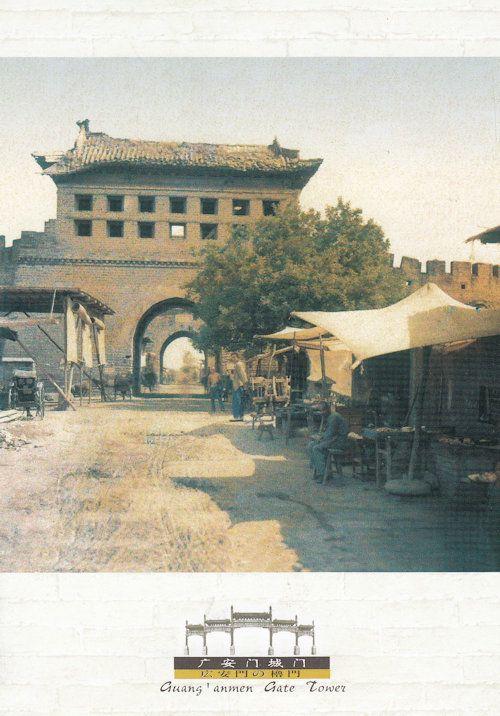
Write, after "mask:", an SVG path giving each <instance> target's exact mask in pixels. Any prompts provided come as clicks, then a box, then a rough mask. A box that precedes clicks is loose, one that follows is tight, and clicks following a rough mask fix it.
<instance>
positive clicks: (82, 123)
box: [75, 119, 90, 149]
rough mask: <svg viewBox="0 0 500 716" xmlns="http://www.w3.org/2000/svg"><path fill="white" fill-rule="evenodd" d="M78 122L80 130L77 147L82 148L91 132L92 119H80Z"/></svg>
mask: <svg viewBox="0 0 500 716" xmlns="http://www.w3.org/2000/svg"><path fill="white" fill-rule="evenodd" d="M76 124H77V126H78V127H79V128H80V131H79V132H78V137H77V138H76V142H75V148H76V149H80V148H81V147H82V146H83V144H85V142H86V141H87V137H88V136H89V134H90V121H89V120H88V119H80V120H78V122H77V123H76Z"/></svg>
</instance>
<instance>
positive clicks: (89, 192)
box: [0, 120, 322, 386]
mask: <svg viewBox="0 0 500 716" xmlns="http://www.w3.org/2000/svg"><path fill="white" fill-rule="evenodd" d="M78 126H79V132H78V136H77V139H76V142H75V145H74V147H73V148H72V149H70V150H69V151H66V152H54V153H51V154H49V153H42V152H36V153H34V155H33V156H34V157H35V159H36V161H37V162H38V164H39V165H40V167H41V168H42V170H43V173H44V174H45V175H47V176H49V177H50V178H51V179H52V180H53V181H54V183H55V185H56V187H57V218H56V220H55V222H54V221H49V222H47V224H46V227H45V231H44V232H23V233H22V235H21V238H20V239H19V240H17V241H15V242H14V244H13V246H12V247H9V248H3V249H1V250H0V254H1V259H2V260H1V263H0V278H1V281H0V282H1V283H2V284H6V285H33V286H41V285H43V286H54V287H56V286H69V285H71V286H78V287H80V288H82V289H84V290H86V291H88V292H89V293H91V294H93V295H97V296H99V297H100V298H101V299H102V300H103V301H105V302H106V303H107V304H108V305H110V306H111V307H112V308H113V309H114V311H115V315H114V316H111V317H110V319H109V321H108V323H107V331H108V359H109V362H110V363H112V364H115V365H121V366H127V365H130V366H132V365H133V368H134V374H135V379H136V386H137V385H138V380H139V372H140V351H141V342H142V337H143V336H144V333H145V331H146V329H147V328H148V325H149V324H150V323H151V321H152V320H153V319H154V318H156V317H157V316H161V315H163V314H168V312H169V311H173V310H177V311H178V310H179V309H182V310H183V311H184V312H187V313H189V311H190V309H192V306H191V305H190V304H189V302H188V301H187V300H186V298H185V291H184V289H183V286H184V285H185V284H186V282H187V281H188V280H189V278H190V276H191V275H192V272H193V271H195V270H196V266H195V264H194V259H193V249H196V248H197V247H199V246H200V245H202V243H203V242H205V241H220V242H223V241H225V240H226V239H227V238H228V237H229V236H230V235H231V232H232V231H234V229H235V227H237V226H244V225H246V224H248V223H249V222H254V221H257V220H258V219H259V218H261V217H262V216H266V215H272V214H274V213H275V211H276V209H277V207H278V206H280V207H283V206H285V205H286V204H289V203H291V202H297V201H298V197H299V194H300V191H301V190H302V188H303V187H304V186H305V184H306V183H307V182H308V180H309V179H310V178H311V177H312V176H313V174H314V173H315V172H316V171H317V169H318V168H319V166H320V164H321V161H322V160H321V159H301V158H300V156H299V152H298V150H292V149H285V148H283V147H281V146H280V144H279V142H278V141H277V140H274V142H273V143H272V144H270V145H262V146H261V145H225V144H202V143H189V142H158V141H144V140H133V139H115V138H113V137H110V136H108V135H107V134H103V133H101V132H91V131H90V127H89V121H88V120H83V121H81V122H78ZM168 325H171V322H170V324H167V326H168ZM167 338H168V334H167V335H163V336H161V341H162V342H164V341H165V340H166V339H167ZM56 360H57V359H56Z"/></svg>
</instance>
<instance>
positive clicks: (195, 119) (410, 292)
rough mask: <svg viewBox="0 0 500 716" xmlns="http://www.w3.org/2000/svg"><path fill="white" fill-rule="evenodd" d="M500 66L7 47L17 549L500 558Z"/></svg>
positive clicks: (441, 562)
mask: <svg viewBox="0 0 500 716" xmlns="http://www.w3.org/2000/svg"><path fill="white" fill-rule="evenodd" d="M499 69H500V64H499V62H498V60H495V59H487V58H485V59H479V58H477V59H466V58H455V59H452V58H449V59H446V58H421V59H417V58H406V59H394V58H378V59H375V58H373V59H371V58H293V59H292V58H288V59H287V58H275V59H273V58H256V59H231V58H219V59H210V58H191V59H188V58H171V59H168V58H157V59H153V58H151V59H140V58H137V59H133V58H122V59H90V58H80V59H78V58H59V59H30V58H18V59H15V58H12V59H2V60H0V86H1V87H2V92H1V95H0V106H1V109H2V112H1V114H2V124H1V126H0V137H1V141H2V147H3V161H2V163H1V164H0V175H1V184H2V202H1V211H0V232H1V233H2V236H1V237H0V240H1V244H0V311H1V313H0V482H1V489H0V525H1V526H0V570H1V571H3V572H491V571H496V570H498V567H499V563H500V532H499V525H500V435H499V421H500V360H499V357H500V351H499V348H500V276H499V268H498V263H499V255H500V252H499V243H500V226H499V225H498V224H499V220H500V217H499V205H500V202H499V199H500V192H499V187H500V172H499V156H498V147H499V132H500V126H499V117H500V107H499V97H500V72H499ZM266 618H267V617H266ZM231 619H232V617H231ZM296 619H297V618H295V622H296ZM266 624H267V621H266V622H265V624H264V626H265V625H266ZM295 626H297V624H296V623H295ZM296 631H297V630H296ZM186 640H187V632H186Z"/></svg>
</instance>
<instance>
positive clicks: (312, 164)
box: [33, 123, 322, 176]
mask: <svg viewBox="0 0 500 716" xmlns="http://www.w3.org/2000/svg"><path fill="white" fill-rule="evenodd" d="M79 124H80V134H79V136H78V138H77V141H76V143H75V146H74V147H73V149H70V150H69V151H67V152H64V153H60V154H54V153H52V154H38V153H34V154H33V156H34V157H35V159H36V161H37V162H38V163H39V164H40V166H41V167H42V169H43V170H44V173H45V174H48V175H52V176H54V175H60V174H69V173H74V172H80V171H84V170H86V169H88V168H91V167H96V166H102V165H104V164H122V163H125V164H143V165H144V164H146V165H150V166H154V165H156V166H169V167H174V168H175V167H178V168H199V169H207V170H221V171H233V172H234V171H236V172H248V173H257V174H261V173H265V174H269V173H271V174H276V173H278V174H280V173H286V174H288V173H294V174H295V173H299V174H304V175H306V176H312V175H313V174H314V173H315V172H316V171H317V169H318V168H319V166H320V164H321V162H322V160H321V159H300V158H299V152H298V150H294V149H285V148H283V147H281V146H280V145H279V143H278V142H277V140H274V142H273V143H272V144H270V145H269V146H266V145H255V144H204V143H194V142H151V141H144V140H138V139H115V138H114V137H110V136H108V135H107V134H103V133H101V132H90V131H88V123H87V124H84V123H79ZM82 124H83V127H82V126H81V125H82Z"/></svg>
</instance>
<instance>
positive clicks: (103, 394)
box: [92, 323, 108, 402]
mask: <svg viewBox="0 0 500 716" xmlns="http://www.w3.org/2000/svg"><path fill="white" fill-rule="evenodd" d="M96 332H97V327H96V325H95V323H93V324H92V336H93V338H94V347H95V352H96V356H97V368H98V370H99V383H100V385H99V387H100V389H101V400H102V401H103V402H106V401H107V399H108V398H107V396H106V390H105V388H104V370H103V367H102V364H101V356H100V355H99V343H98V341H97V335H96Z"/></svg>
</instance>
